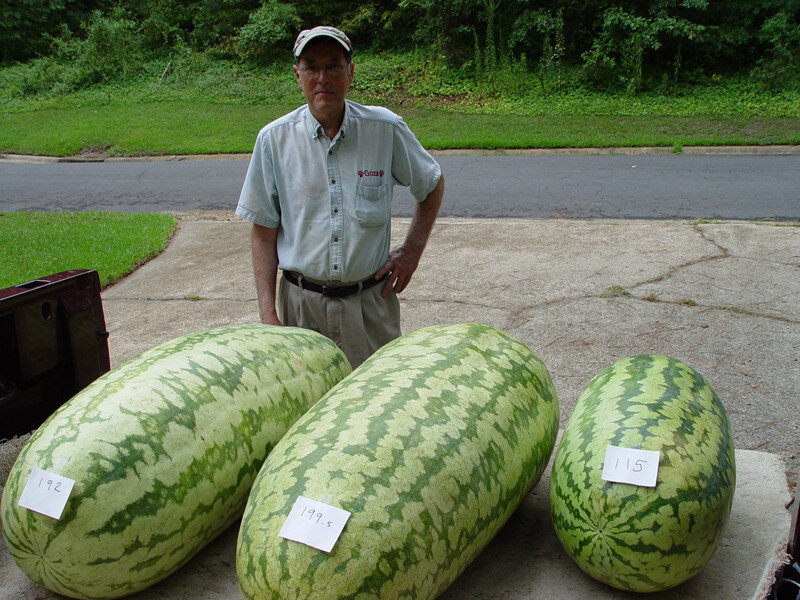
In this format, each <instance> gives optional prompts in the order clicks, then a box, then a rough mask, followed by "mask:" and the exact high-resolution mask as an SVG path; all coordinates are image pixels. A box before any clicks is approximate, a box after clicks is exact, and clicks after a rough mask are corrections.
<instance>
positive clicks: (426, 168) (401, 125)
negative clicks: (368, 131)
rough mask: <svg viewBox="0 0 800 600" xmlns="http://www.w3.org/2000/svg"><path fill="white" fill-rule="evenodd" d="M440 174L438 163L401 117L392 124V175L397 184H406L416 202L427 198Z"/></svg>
mask: <svg viewBox="0 0 800 600" xmlns="http://www.w3.org/2000/svg"><path fill="white" fill-rule="evenodd" d="M441 175H442V170H441V167H439V163H437V162H436V160H434V158H433V157H432V156H431V155H430V154H429V153H428V152H427V151H426V150H425V148H423V147H422V144H420V143H419V141H418V140H417V138H416V136H415V135H414V133H413V132H412V131H411V130H410V129H409V128H408V125H406V123H405V121H403V119H402V118H401V117H398V118H397V122H396V123H395V126H394V140H393V147H392V177H394V180H395V182H396V183H398V184H399V185H404V186H408V188H409V191H410V192H411V195H412V196H414V198H416V200H417V201H418V202H422V201H423V200H425V198H427V196H428V194H430V193H431V191H433V188H435V187H436V184H437V183H438V182H439V178H440V177H441Z"/></svg>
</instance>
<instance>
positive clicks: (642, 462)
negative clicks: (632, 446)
mask: <svg viewBox="0 0 800 600" xmlns="http://www.w3.org/2000/svg"><path fill="white" fill-rule="evenodd" d="M645 464H647V461H646V460H642V459H641V458H640V459H638V460H636V461H635V462H634V463H633V468H631V459H630V458H626V459H625V460H624V462H623V468H624V469H627V470H628V471H633V472H634V473H638V472H639V471H641V470H642V469H643V468H644V466H643V465H645ZM614 469H615V470H617V471H618V470H619V457H617V462H616V463H614Z"/></svg>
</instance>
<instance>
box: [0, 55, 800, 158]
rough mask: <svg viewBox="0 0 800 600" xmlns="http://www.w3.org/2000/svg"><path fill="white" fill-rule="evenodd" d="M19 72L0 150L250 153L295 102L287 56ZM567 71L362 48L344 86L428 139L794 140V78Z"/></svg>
mask: <svg viewBox="0 0 800 600" xmlns="http://www.w3.org/2000/svg"><path fill="white" fill-rule="evenodd" d="M162 75H163V79H162V78H161V76H162ZM31 77H33V75H31V74H30V73H29V72H27V71H25V69H24V67H22V66H18V67H13V68H8V69H5V70H0V152H6V153H23V154H44V155H57V156H67V155H75V154H79V153H81V152H84V153H86V152H91V153H96V154H101V155H140V154H156V155H157V154H201V153H211V154H214V153H230V152H233V153H238V152H249V151H250V150H251V149H252V144H253V140H254V138H255V134H256V133H257V131H258V130H259V129H260V128H261V127H262V126H263V125H264V124H266V123H267V122H269V121H270V120H271V119H273V118H275V117H277V116H279V115H281V114H283V113H285V112H286V111H288V110H290V109H292V108H294V107H295V106H297V105H299V104H300V103H301V102H302V101H303V99H302V96H301V94H300V92H299V90H298V88H297V85H296V83H295V82H294V80H293V76H292V74H291V70H290V68H289V66H288V65H285V66H280V67H278V66H276V67H270V68H266V69H249V68H245V67H242V66H240V65H235V64H233V63H222V62H213V61H211V62H210V61H208V60H206V59H197V61H195V62H192V61H188V62H183V63H180V64H177V65H172V66H170V68H169V69H167V70H166V73H164V65H162V64H160V63H153V64H148V65H147V68H146V69H145V71H144V72H143V73H142V74H141V75H140V76H139V77H137V78H136V79H135V80H132V81H128V82H125V83H119V82H117V83H107V84H98V85H95V86H93V87H90V88H88V89H83V90H72V89H70V87H69V86H61V88H60V87H59V86H58V85H51V86H50V87H46V86H45V87H46V89H45V91H44V92H39V93H35V94H34V93H32V91H31V90H35V89H37V87H36V85H35V84H36V83H37V82H36V81H29V79H30V78H31ZM574 79H575V78H574V77H572V79H569V78H562V81H563V82H562V83H560V84H559V80H558V79H557V78H552V77H551V78H550V79H544V78H539V77H537V76H536V75H535V74H532V73H527V74H519V73H517V74H514V73H508V72H504V73H500V74H499V75H498V76H497V77H496V78H495V79H494V80H491V81H479V82H476V81H474V80H472V79H469V78H465V77H462V76H459V74H458V73H457V72H456V73H453V72H451V71H448V70H447V69H445V68H443V67H441V66H438V65H435V64H432V63H430V62H425V61H424V60H420V59H419V58H418V57H415V56H411V57H404V56H373V55H365V56H361V57H359V56H357V57H356V78H355V83H354V86H353V89H352V91H351V95H350V97H351V98H352V99H354V100H356V101H359V102H364V103H378V104H383V105H385V106H389V107H390V108H393V109H394V110H396V111H397V112H399V113H400V114H402V115H403V117H404V118H405V119H406V121H407V122H408V123H409V125H410V126H411V128H412V129H413V130H414V131H415V133H416V134H417V137H418V138H419V139H420V141H421V142H422V143H423V144H424V145H425V146H426V147H428V148H433V149H446V148H482V149H503V148H558V147H625V146H663V147H668V148H673V149H674V150H675V151H680V149H681V148H683V147H684V146H698V145H700V146H715V145H768V144H800V90H795V91H782V92H770V91H769V90H767V89H766V88H764V87H763V86H760V85H759V84H757V83H754V82H753V81H751V80H749V79H747V78H744V77H742V78H738V79H712V80H708V81H705V82H703V83H701V84H697V85H694V86H684V87H679V88H677V89H670V88H667V93H662V92H650V93H642V94H628V93H624V92H619V93H616V92H607V91H606V92H597V91H591V90H588V89H586V88H584V87H582V86H580V85H578V84H577V83H576V82H575V81H574Z"/></svg>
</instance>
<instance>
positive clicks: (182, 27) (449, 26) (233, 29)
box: [0, 0, 800, 92]
mask: <svg viewBox="0 0 800 600" xmlns="http://www.w3.org/2000/svg"><path fill="white" fill-rule="evenodd" d="M321 23H326V24H333V25H337V26H339V27H341V28H343V29H344V30H345V31H347V32H348V34H350V36H351V37H352V39H353V40H354V42H355V44H356V46H357V49H361V50H364V49H377V48H387V47H388V48H392V49H401V50H410V49H415V48H416V49H420V48H422V49H427V50H430V51H431V56H432V57H434V58H435V59H436V60H441V61H444V62H445V63H446V64H447V65H449V66H450V67H453V68H456V69H459V72H460V73H463V74H466V75H468V76H470V77H476V78H478V79H491V78H493V77H495V76H496V75H497V73H498V72H499V71H502V70H503V69H505V70H509V69H510V70H512V71H513V70H514V69H517V70H520V69H525V70H528V71H531V72H535V73H537V74H538V75H539V77H540V79H541V80H542V83H546V84H548V85H550V86H553V87H555V88H557V87H559V86H561V85H563V81H564V77H565V73H566V72H567V71H568V72H569V73H570V77H571V79H572V80H579V81H581V82H583V84H585V85H589V86H591V87H598V88H609V87H612V88H615V89H620V88H622V89H627V90H629V91H633V92H637V91H640V90H643V89H646V88H651V89H652V88H654V87H659V88H660V89H664V88H665V87H669V86H674V85H677V84H678V83H680V82H683V81H693V80H695V79H697V78H700V77H702V78H708V77H712V76H723V75H727V74H730V73H734V72H736V73H741V72H744V71H746V72H751V73H752V74H753V75H755V77H757V78H758V79H761V80H763V81H764V82H766V83H767V84H769V85H771V86H774V87H786V86H796V85H797V84H798V81H799V80H800V68H799V67H798V64H800V0H761V1H759V2H755V1H753V0H652V1H650V2H641V0H584V1H578V0H516V1H507V2H501V1H500V0H394V1H392V0H365V1H364V2H361V3H355V2H342V1H340V0H321V1H317V2H307V1H306V2H304V1H300V0H265V1H263V2H259V0H176V1H172V2H163V1H162V0H115V1H114V2H108V1H103V0H11V1H10V2H6V3H2V4H0V60H2V61H3V62H4V63H6V64H11V63H14V62H17V61H31V60H34V61H35V60H39V61H40V62H39V63H35V62H34V65H35V67H36V68H37V69H38V72H37V75H36V77H35V78H34V79H36V80H37V81H41V80H43V79H44V80H48V78H49V80H53V79H57V80H61V81H63V80H64V78H63V77H59V76H58V73H56V72H57V71H58V69H59V68H60V67H59V65H61V66H63V65H64V64H70V65H72V68H74V69H77V72H76V73H73V76H72V77H71V82H72V85H73V87H74V86H76V85H77V86H83V85H87V84H91V83H92V82H95V81H100V80H104V79H109V78H113V77H118V76H120V75H128V74H130V73H131V72H134V71H136V70H137V69H141V68H142V67H141V65H142V60H143V58H147V57H148V56H160V57H174V56H181V55H186V54H187V53H192V52H211V53H213V54H214V55H215V56H216V57H218V58H226V59H233V60H239V61H244V62H249V63H252V64H263V63H265V62H269V61H273V60H275V59H276V58H282V57H285V56H288V48H289V47H290V46H291V40H292V39H293V38H294V36H295V35H296V34H297V32H298V31H299V30H300V29H301V28H303V27H308V26H312V25H314V24H321ZM39 85H42V84H39ZM33 91H35V90H33Z"/></svg>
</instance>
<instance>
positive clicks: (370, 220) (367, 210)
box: [356, 184, 390, 227]
mask: <svg viewBox="0 0 800 600" xmlns="http://www.w3.org/2000/svg"><path fill="white" fill-rule="evenodd" d="M389 214H390V207H389V190H388V188H387V187H386V184H384V185H380V186H378V187H370V186H367V185H360V184H359V185H356V219H357V220H358V222H359V224H361V225H363V226H364V227H380V226H381V225H385V224H386V222H387V221H388V220H389Z"/></svg>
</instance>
